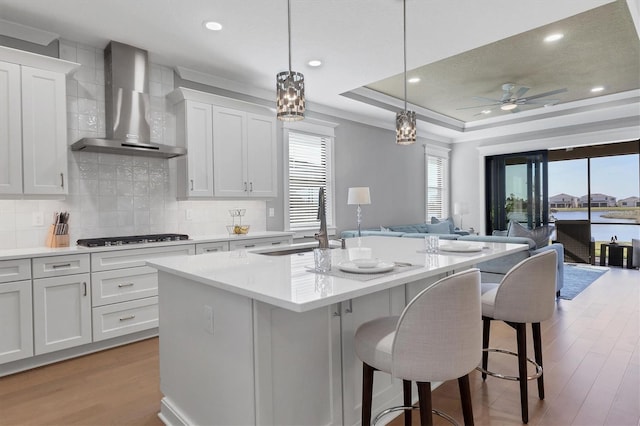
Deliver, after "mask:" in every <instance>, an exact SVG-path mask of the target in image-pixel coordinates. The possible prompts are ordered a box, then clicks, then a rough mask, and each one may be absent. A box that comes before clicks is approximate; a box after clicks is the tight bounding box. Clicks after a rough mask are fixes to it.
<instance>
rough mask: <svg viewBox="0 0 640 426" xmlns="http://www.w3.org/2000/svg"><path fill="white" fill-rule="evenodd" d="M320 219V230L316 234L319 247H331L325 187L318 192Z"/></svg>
mask: <svg viewBox="0 0 640 426" xmlns="http://www.w3.org/2000/svg"><path fill="white" fill-rule="evenodd" d="M318 219H319V220H320V231H319V232H318V233H317V234H315V236H314V237H315V239H316V240H318V247H319V248H329V236H328V234H327V212H326V209H325V199H324V188H320V192H319V194H318Z"/></svg>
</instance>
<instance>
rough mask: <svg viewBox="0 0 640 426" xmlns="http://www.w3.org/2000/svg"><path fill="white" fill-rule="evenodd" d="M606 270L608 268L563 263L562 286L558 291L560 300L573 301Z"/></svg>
mask: <svg viewBox="0 0 640 426" xmlns="http://www.w3.org/2000/svg"><path fill="white" fill-rule="evenodd" d="M608 270H609V268H605V267H602V266H591V265H583V264H573V263H565V264H564V286H563V287H562V289H561V290H560V299H565V300H571V299H573V298H574V297H576V296H577V295H578V294H580V292H581V291H582V290H584V289H585V288H587V287H589V286H590V285H591V284H592V283H593V282H594V281H595V280H597V279H598V278H600V276H601V275H602V274H604V273H605V272H607V271H608Z"/></svg>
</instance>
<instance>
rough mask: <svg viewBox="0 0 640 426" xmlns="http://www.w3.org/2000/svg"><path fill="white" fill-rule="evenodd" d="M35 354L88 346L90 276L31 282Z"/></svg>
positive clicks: (89, 337)
mask: <svg viewBox="0 0 640 426" xmlns="http://www.w3.org/2000/svg"><path fill="white" fill-rule="evenodd" d="M33 340H34V346H35V354H36V355H40V354H44V353H48V352H53V351H58V350H61V349H67V348H70V347H73V346H78V345H82V344H85V343H91V285H90V276H89V274H77V275H68V276H61V277H52V278H39V279H35V280H33Z"/></svg>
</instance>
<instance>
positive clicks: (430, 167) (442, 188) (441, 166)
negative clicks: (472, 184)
mask: <svg viewBox="0 0 640 426" xmlns="http://www.w3.org/2000/svg"><path fill="white" fill-rule="evenodd" d="M425 163H426V173H425V175H426V188H427V193H426V220H427V222H428V221H429V220H430V219H431V217H434V216H435V217H437V218H440V219H443V218H446V217H448V216H449V158H447V157H445V156H440V155H429V154H425Z"/></svg>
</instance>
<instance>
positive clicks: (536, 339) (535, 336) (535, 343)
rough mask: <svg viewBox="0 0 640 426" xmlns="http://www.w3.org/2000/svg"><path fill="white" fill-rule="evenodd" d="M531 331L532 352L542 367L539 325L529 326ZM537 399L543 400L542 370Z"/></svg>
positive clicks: (536, 323) (537, 323)
mask: <svg viewBox="0 0 640 426" xmlns="http://www.w3.org/2000/svg"><path fill="white" fill-rule="evenodd" d="M531 329H532V331H533V350H534V352H535V357H536V362H537V363H538V365H539V366H540V367H542V335H541V333H540V323H539V322H535V323H533V324H531ZM538 397H539V398H540V399H544V369H543V370H542V376H540V377H538Z"/></svg>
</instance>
